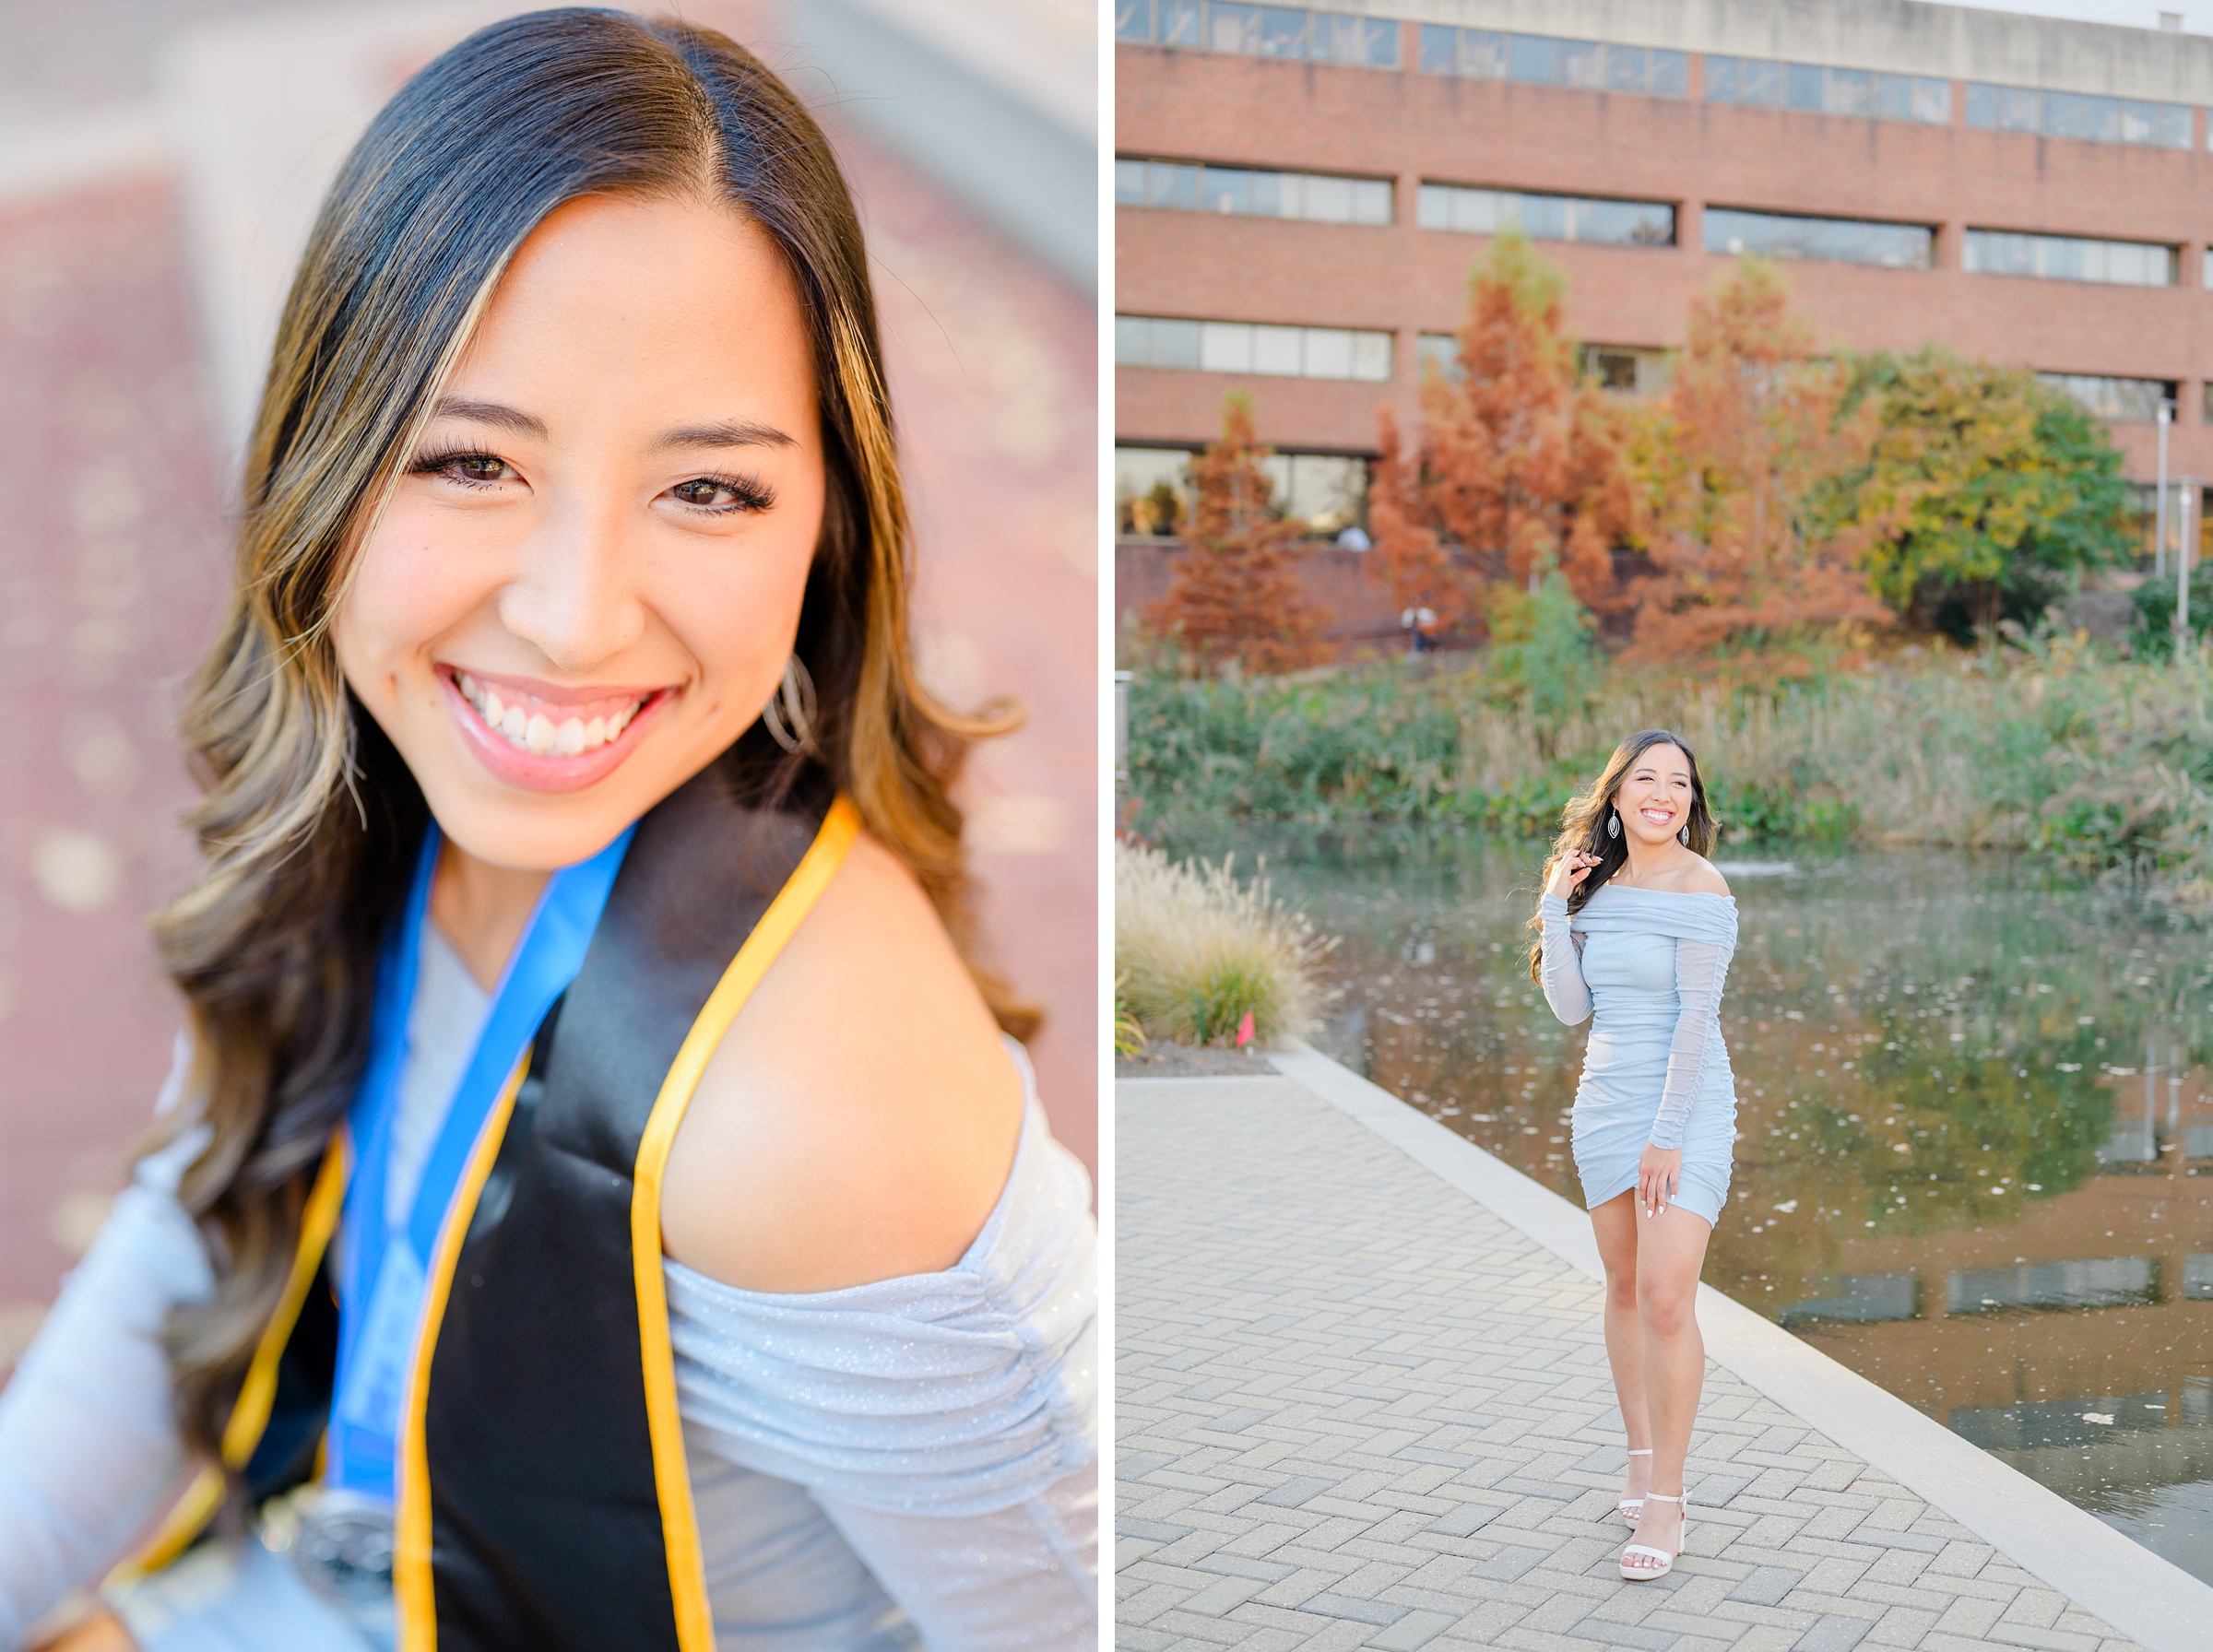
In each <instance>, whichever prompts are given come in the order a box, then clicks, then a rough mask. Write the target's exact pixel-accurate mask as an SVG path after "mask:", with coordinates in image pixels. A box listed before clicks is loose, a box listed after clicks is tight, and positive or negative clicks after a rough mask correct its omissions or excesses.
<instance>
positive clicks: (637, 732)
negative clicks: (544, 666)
mask: <svg viewBox="0 0 2213 1652" xmlns="http://www.w3.org/2000/svg"><path fill="white" fill-rule="evenodd" d="M460 669H461V667H457V666H440V667H438V682H439V686H440V687H441V688H443V689H444V690H445V702H446V707H447V709H448V710H450V711H451V712H452V713H453V714H454V721H455V722H456V723H458V724H460V726H461V733H462V737H463V738H464V739H465V740H467V742H468V747H469V749H470V750H471V751H472V752H474V753H475V754H476V757H477V761H479V762H481V763H482V764H483V765H484V766H485V767H486V768H487V769H489V770H491V774H492V777H493V778H494V779H496V780H503V781H505V782H506V783H507V784H508V785H514V786H520V787H522V788H523V789H524V790H526V791H532V792H580V791H582V790H584V788H585V787H586V786H588V785H596V784H598V782H599V781H602V780H604V779H606V778H607V776H608V775H609V774H611V773H614V771H615V770H616V769H617V768H619V767H620V766H621V763H622V761H623V760H624V759H625V758H627V757H628V756H629V755H630V754H631V753H632V752H633V751H634V750H636V749H637V747H638V742H639V741H640V740H641V739H643V738H644V737H645V729H646V727H647V726H648V725H650V724H652V723H653V722H655V721H656V720H657V718H658V717H659V716H660V714H661V713H662V711H663V710H664V709H665V708H666V707H667V706H668V705H669V702H672V701H673V700H675V698H676V696H677V692H678V690H674V689H667V688H661V689H624V688H602V687H599V686H598V685H594V686H593V687H591V688H588V689H570V688H561V687H559V686H557V685H555V684H552V683H541V682H538V681H536V680H534V679H533V678H527V677H499V676H493V675H491V674H488V673H486V672H482V671H474V670H472V671H470V672H469V676H471V677H473V678H476V679H477V681H478V682H479V683H480V684H483V685H485V686H487V687H489V688H491V689H493V690H497V691H498V692H499V693H500V695H501V697H502V698H503V699H511V702H512V700H522V699H527V698H533V699H537V700H540V701H543V702H546V703H547V704H550V705H566V706H586V705H596V704H598V703H601V702H609V703H613V702H620V703H621V704H624V705H628V704H630V703H632V702H634V701H637V700H641V699H642V700H644V701H645V704H644V705H642V706H639V707H638V714H637V715H636V716H634V717H633V718H632V719H631V720H630V725H629V726H628V727H626V728H624V729H623V730H622V732H621V734H619V735H617V736H616V737H614V738H613V739H611V740H609V741H608V742H607V744H605V745H604V746H599V747H597V748H595V749H592V750H590V751H580V752H578V753H577V754H576V755H575V756H574V757H568V756H564V755H563V754H562V753H561V752H558V751H548V752H543V753H539V752H536V751H518V750H516V749H515V748H514V747H513V746H510V745H509V744H508V743H507V742H506V740H504V739H503V738H502V737H500V736H498V735H496V734H494V733H492V731H491V729H490V728H488V727H486V726H485V725H484V719H483V718H482V717H480V716H479V715H478V714H477V708H476V707H475V706H473V705H471V704H469V702H468V698H467V695H465V694H463V693H462V692H461V685H460V684H459V683H458V682H457V681H456V680H455V679H456V677H457V676H458V675H459V673H460Z"/></svg>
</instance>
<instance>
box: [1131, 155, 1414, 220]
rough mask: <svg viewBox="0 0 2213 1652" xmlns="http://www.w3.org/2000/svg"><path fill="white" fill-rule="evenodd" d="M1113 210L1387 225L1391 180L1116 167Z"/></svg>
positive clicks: (1180, 164) (1191, 165)
mask: <svg viewBox="0 0 2213 1652" xmlns="http://www.w3.org/2000/svg"><path fill="white" fill-rule="evenodd" d="M1114 204H1115V205H1116V206H1118V207H1170V208H1173V209H1175V210H1178V211H1182V212H1227V213H1232V214H1236V215H1237V216H1240V217H1247V218H1304V219H1306V220H1308V222H1310V223H1317V224H1388V223H1389V222H1391V180H1390V179H1388V178H1336V177H1331V176H1330V175H1329V174H1327V173H1323V172H1275V171H1261V170H1260V169H1259V168H1252V167H1237V166H1209V165H1203V164H1201V163H1198V162H1195V161H1187V160H1136V159H1127V158H1124V157H1120V156H1118V157H1116V159H1115V162H1114Z"/></svg>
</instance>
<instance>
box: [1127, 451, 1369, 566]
mask: <svg viewBox="0 0 2213 1652" xmlns="http://www.w3.org/2000/svg"><path fill="white" fill-rule="evenodd" d="M1195 456H1196V455H1195V454H1193V452H1192V450H1191V449H1189V448H1188V447H1118V448H1116V449H1115V450H1114V515H1115V532H1116V533H1117V534H1118V535H1120V536H1122V537H1145V536H1152V537H1162V538H1167V537H1179V536H1181V535H1183V534H1185V533H1187V532H1189V528H1190V520H1191V471H1190V465H1191V460H1192V459H1193V458H1194V457H1195ZM1261 463H1262V465H1263V466H1264V467H1265V468H1266V470H1267V472H1268V480H1269V483H1270V503H1271V505H1272V507H1273V510H1274V512H1275V514H1276V515H1277V516H1279V517H1281V518H1283V519H1284V520H1285V521H1289V522H1296V524H1298V525H1299V528H1300V530H1301V531H1302V532H1304V533H1306V534H1308V535H1311V536H1314V537H1320V538H1331V539H1333V538H1336V537H1338V536H1339V535H1341V534H1344V533H1346V531H1347V530H1349V529H1361V530H1365V529H1366V526H1367V460H1366V459H1363V458H1359V457H1356V456H1350V455H1346V454H1286V453H1274V454H1269V456H1268V457H1267V458H1266V459H1264V460H1262V461H1261ZM1366 543H1367V540H1366V535H1365V531H1363V532H1362V533H1361V534H1360V535H1359V536H1358V537H1357V538H1356V539H1355V545H1357V546H1358V547H1361V548H1365V546H1366Z"/></svg>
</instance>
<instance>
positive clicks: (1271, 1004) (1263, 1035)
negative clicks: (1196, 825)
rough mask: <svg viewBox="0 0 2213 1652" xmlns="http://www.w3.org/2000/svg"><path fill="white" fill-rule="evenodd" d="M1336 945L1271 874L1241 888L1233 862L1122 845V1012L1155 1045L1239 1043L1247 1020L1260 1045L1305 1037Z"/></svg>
mask: <svg viewBox="0 0 2213 1652" xmlns="http://www.w3.org/2000/svg"><path fill="white" fill-rule="evenodd" d="M1333 945H1335V942H1333V941H1331V940H1325V939H1323V938H1321V937H1320V936H1317V935H1316V934H1315V933H1314V929H1313V926H1311V925H1310V924H1308V922H1307V919H1306V917H1305V915H1304V914H1299V913H1295V912H1292V911H1291V910H1289V909H1288V908H1287V907H1285V906H1284V904H1283V903H1282V902H1280V901H1278V900H1276V899H1275V898H1274V896H1273V894H1272V892H1271V891H1270V890H1269V887H1268V879H1267V877H1266V874H1265V868H1262V870H1261V872H1260V875H1257V876H1255V877H1254V878H1252V879H1250V880H1240V879H1238V878H1237V874H1236V872H1235V870H1234V869H1233V867H1232V865H1231V861H1230V860H1229V859H1224V860H1223V861H1221V862H1219V863H1213V862H1209V861H1183V862H1176V861H1171V860H1170V859H1169V858H1168V857H1167V856H1166V855H1164V854H1162V853H1161V852H1160V851H1159V850H1157V849H1146V848H1140V847H1137V846H1134V845H1132V844H1116V845H1115V851H1114V973H1115V998H1116V1004H1117V1009H1118V1010H1127V1012H1128V1013H1129V1014H1130V1015H1131V1016H1133V1017H1134V1018H1135V1020H1136V1021H1137V1023H1138V1025H1139V1026H1140V1027H1142V1029H1143V1031H1144V1033H1145V1035H1146V1036H1147V1037H1149V1038H1167V1039H1173V1040H1175V1041H1177V1042H1178V1043H1181V1044H1231V1043H1234V1042H1235V1041H1236V1039H1237V1033H1238V1031H1239V1029H1240V1027H1242V1026H1243V1024H1244V1021H1245V1018H1246V1017H1247V1016H1248V1015H1249V1016H1250V1017H1251V1018H1252V1027H1251V1033H1252V1037H1253V1038H1254V1040H1255V1041H1257V1042H1258V1043H1260V1044H1276V1043H1280V1042H1281V1041H1282V1040H1284V1039H1285V1038H1295V1037H1297V1036H1298V1035H1299V1034H1301V1033H1303V1032H1306V1031H1307V1029H1308V1027H1309V1026H1311V1025H1312V1024H1313V1021H1314V1015H1315V1011H1316V1010H1317V1009H1319V1008H1320V1002H1321V989H1320V985H1318V983H1317V966H1318V965H1319V964H1320V962H1321V960H1322V958H1323V956H1324V955H1325V954H1327V952H1328V951H1329V950H1330V948H1331V947H1332V946H1333Z"/></svg>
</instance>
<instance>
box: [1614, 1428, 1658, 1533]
mask: <svg viewBox="0 0 2213 1652" xmlns="http://www.w3.org/2000/svg"><path fill="white" fill-rule="evenodd" d="M1629 1455H1630V1456H1631V1457H1650V1456H1651V1455H1652V1448H1651V1446H1649V1445H1648V1446H1646V1447H1645V1448H1644V1449H1643V1450H1642V1451H1632V1452H1630V1453H1629ZM1643 1506H1644V1499H1643V1498H1641V1497H1624V1498H1623V1499H1622V1500H1621V1501H1620V1502H1619V1503H1616V1504H1615V1505H1614V1508H1615V1512H1616V1513H1617V1514H1619V1515H1620V1516H1621V1517H1622V1520H1623V1522H1624V1523H1625V1524H1627V1525H1630V1526H1634V1525H1636V1524H1637V1512H1638V1510H1639V1509H1641V1508H1642V1507H1643Z"/></svg>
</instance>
